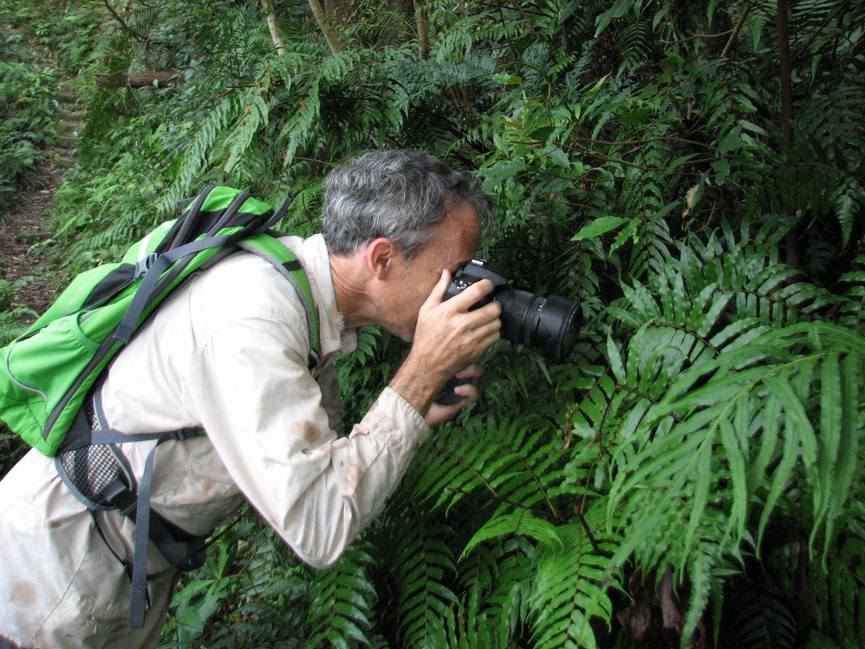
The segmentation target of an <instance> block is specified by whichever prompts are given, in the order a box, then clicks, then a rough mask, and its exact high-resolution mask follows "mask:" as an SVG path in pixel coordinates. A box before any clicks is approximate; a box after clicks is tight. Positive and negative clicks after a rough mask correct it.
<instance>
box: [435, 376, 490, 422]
mask: <svg viewBox="0 0 865 649" xmlns="http://www.w3.org/2000/svg"><path fill="white" fill-rule="evenodd" d="M483 373H484V371H483V370H482V369H481V367H480V366H478V365H469V366H468V367H467V368H465V369H464V370H463V371H462V372H457V373H456V378H458V379H463V380H467V381H468V382H467V383H463V384H462V385H457V386H456V387H454V394H456V395H457V396H459V397H462V399H460V400H459V401H457V402H456V403H453V404H451V405H448V406H446V405H444V404H441V403H436V402H435V401H433V402H432V403H431V404H430V407H429V410H428V411H427V413H426V423H428V424H429V425H430V426H437V425H438V424H443V423H444V422H446V421H450V420H451V419H453V418H454V417H455V416H456V414H457V413H458V412H459V411H460V410H462V409H463V408H465V407H466V406H467V405H468V404H469V403H472V402H474V401H477V400H478V399H479V398H480V391H479V390H478V386H477V383H476V381H477V380H478V379H479V378H480V377H481V375H482V374H483Z"/></svg>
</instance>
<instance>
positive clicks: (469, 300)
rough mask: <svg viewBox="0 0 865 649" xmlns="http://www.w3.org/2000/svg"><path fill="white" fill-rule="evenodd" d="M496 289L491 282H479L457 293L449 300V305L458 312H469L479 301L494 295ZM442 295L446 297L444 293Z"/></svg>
mask: <svg viewBox="0 0 865 649" xmlns="http://www.w3.org/2000/svg"><path fill="white" fill-rule="evenodd" d="M494 288H495V286H494V285H493V283H492V282H491V281H490V280H488V279H482V280H481V281H479V282H475V283H474V284H472V285H471V286H469V287H468V288H467V289H465V290H463V291H462V292H460V293H457V294H456V295H455V296H454V297H452V298H451V299H450V300H448V303H449V304H451V305H452V306H453V307H454V308H455V309H456V310H457V311H468V310H469V308H471V306H472V305H473V304H475V303H476V302H477V301H478V300H480V299H481V298H483V297H484V296H486V295H489V294H490V293H492V292H493V289H494ZM442 295H444V293H442Z"/></svg>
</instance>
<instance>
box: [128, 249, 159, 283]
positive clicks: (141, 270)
mask: <svg viewBox="0 0 865 649" xmlns="http://www.w3.org/2000/svg"><path fill="white" fill-rule="evenodd" d="M157 256H158V255H157V254H156V253H155V252H151V253H150V254H149V255H147V256H146V257H145V258H144V259H139V260H138V262H137V263H136V264H135V272H134V273H133V278H134V279H141V278H142V277H143V276H144V274H145V273H146V272H147V271H148V270H150V267H151V266H153V264H154V262H155V261H156V257H157Z"/></svg>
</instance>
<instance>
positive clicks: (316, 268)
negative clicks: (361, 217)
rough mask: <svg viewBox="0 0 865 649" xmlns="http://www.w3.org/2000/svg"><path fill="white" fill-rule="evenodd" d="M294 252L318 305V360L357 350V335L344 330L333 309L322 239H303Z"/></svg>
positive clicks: (314, 237) (339, 317)
mask: <svg viewBox="0 0 865 649" xmlns="http://www.w3.org/2000/svg"><path fill="white" fill-rule="evenodd" d="M292 247H293V248H294V246H292ZM295 252H296V254H297V255H298V257H299V258H300V263H301V264H303V268H304V270H305V271H306V274H307V276H308V278H309V283H310V285H311V287H312V292H313V295H314V296H315V303H316V305H317V306H318V317H319V320H320V323H319V328H320V334H321V354H322V357H323V358H325V359H326V358H328V357H329V356H331V355H334V354H336V355H340V356H341V355H343V354H349V353H351V352H353V351H354V350H355V348H356V347H357V334H356V333H355V331H354V329H346V328H345V320H344V319H343V317H342V314H341V313H340V312H339V310H338V309H337V306H336V291H335V290H334V288H333V277H332V276H331V272H330V256H329V255H328V252H327V246H326V245H325V243H324V237H322V236H321V235H320V234H316V235H314V236H311V237H309V238H308V239H303V240H302V241H301V243H300V247H299V248H296V249H295Z"/></svg>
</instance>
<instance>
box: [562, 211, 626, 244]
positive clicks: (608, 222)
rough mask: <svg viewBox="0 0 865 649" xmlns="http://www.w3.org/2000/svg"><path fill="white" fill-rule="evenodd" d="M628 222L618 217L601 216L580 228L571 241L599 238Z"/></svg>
mask: <svg viewBox="0 0 865 649" xmlns="http://www.w3.org/2000/svg"><path fill="white" fill-rule="evenodd" d="M628 221H630V219H623V218H621V217H619V216H602V217H600V218H597V219H595V220H594V221H592V222H591V223H589V224H587V225H584V226H583V227H582V228H580V231H579V232H577V233H576V234H575V235H574V236H572V237H571V241H582V240H584V239H591V238H593V237H597V236H600V235H602V234H604V233H606V232H610V231H611V230H615V229H616V228H618V227H620V226H622V225H623V224H625V223H627V222H628Z"/></svg>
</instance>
